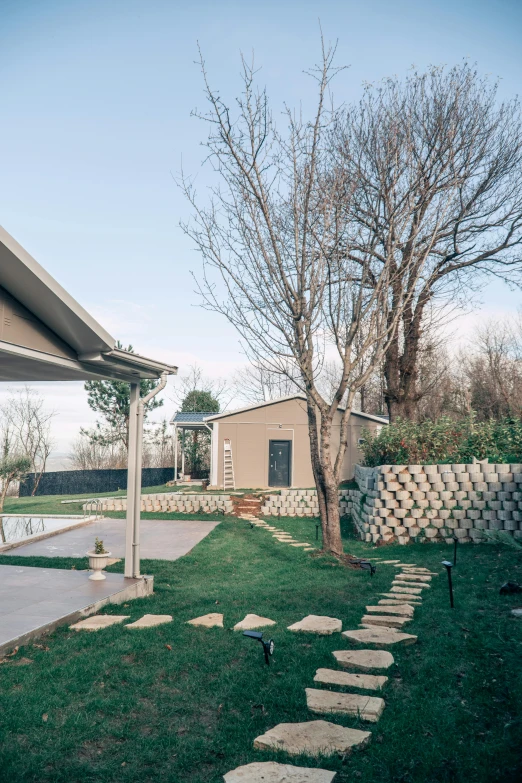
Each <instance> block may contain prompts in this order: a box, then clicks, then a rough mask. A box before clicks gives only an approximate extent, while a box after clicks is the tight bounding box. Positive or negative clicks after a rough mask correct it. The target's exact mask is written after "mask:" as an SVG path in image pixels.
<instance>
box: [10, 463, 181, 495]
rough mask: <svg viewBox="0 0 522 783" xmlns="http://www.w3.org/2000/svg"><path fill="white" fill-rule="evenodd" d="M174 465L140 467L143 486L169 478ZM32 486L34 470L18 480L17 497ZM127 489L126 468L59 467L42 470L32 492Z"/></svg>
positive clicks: (76, 492) (59, 492) (154, 485)
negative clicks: (168, 466) (79, 468)
mask: <svg viewBox="0 0 522 783" xmlns="http://www.w3.org/2000/svg"><path fill="white" fill-rule="evenodd" d="M173 478H174V468H173V467H172V468H143V470H142V472H141V482H142V486H143V487H156V486H160V485H161V484H166V483H167V481H172V479H173ZM33 488H34V473H30V474H29V475H28V476H27V478H25V479H24V481H21V482H20V497H29V496H30V495H31V494H32V491H33ZM119 489H127V468H123V469H119V470H60V471H55V472H51V473H44V474H43V476H42V478H41V480H40V483H39V485H38V489H37V490H36V495H86V494H92V495H96V494H98V493H100V492H117V491H118V490H119Z"/></svg>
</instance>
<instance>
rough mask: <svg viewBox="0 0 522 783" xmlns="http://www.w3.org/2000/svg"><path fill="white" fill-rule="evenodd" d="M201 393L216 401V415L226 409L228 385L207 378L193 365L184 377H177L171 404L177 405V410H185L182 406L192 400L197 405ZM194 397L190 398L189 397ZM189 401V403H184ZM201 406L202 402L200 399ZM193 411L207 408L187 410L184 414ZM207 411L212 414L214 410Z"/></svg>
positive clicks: (222, 381) (224, 382)
mask: <svg viewBox="0 0 522 783" xmlns="http://www.w3.org/2000/svg"><path fill="white" fill-rule="evenodd" d="M202 392H208V394H209V395H210V396H211V397H212V399H213V400H215V401H217V403H218V405H219V407H218V408H217V410H216V411H215V412H216V413H217V412H218V411H220V410H222V409H223V407H226V402H225V404H224V400H226V398H227V397H228V394H229V389H228V384H227V382H226V381H225V380H223V379H222V378H208V377H207V376H206V375H204V374H203V370H202V369H201V367H199V366H198V365H197V364H193V365H191V366H190V367H189V368H188V371H187V372H186V373H185V374H184V375H179V376H177V378H176V380H175V385H174V397H173V402H174V403H175V404H176V405H177V408H178V410H185V409H184V408H183V405H185V404H188V405H191V404H192V403H191V402H190V400H192V401H193V402H194V403H197V400H198V397H197V395H198V394H201V393H202ZM191 394H192V395H195V396H192V397H191V396H190V395H191ZM187 399H189V402H187V403H186V402H185V401H186V400H187ZM201 401H202V404H203V402H204V400H203V398H201ZM195 410H200V411H204V410H207V408H191V407H189V408H187V409H186V412H192V411H195ZM208 410H209V411H212V412H214V408H208Z"/></svg>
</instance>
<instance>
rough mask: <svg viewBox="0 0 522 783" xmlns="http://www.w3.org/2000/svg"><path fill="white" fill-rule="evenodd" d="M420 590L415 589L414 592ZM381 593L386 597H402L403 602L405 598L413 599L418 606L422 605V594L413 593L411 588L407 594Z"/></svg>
mask: <svg viewBox="0 0 522 783" xmlns="http://www.w3.org/2000/svg"><path fill="white" fill-rule="evenodd" d="M418 592H419V590H415V591H414V593H418ZM380 595H383V596H384V597H385V598H392V599H393V598H394V599H399V598H400V599H401V602H402V600H404V601H411V602H415V604H416V605H417V606H422V596H420V595H412V594H411V590H409V591H408V592H407V594H406V595H404V594H401V593H380Z"/></svg>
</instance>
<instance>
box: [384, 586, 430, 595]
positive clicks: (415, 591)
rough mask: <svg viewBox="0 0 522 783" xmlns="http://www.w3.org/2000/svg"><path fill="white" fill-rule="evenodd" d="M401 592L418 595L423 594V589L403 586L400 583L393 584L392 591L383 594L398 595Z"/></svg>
mask: <svg viewBox="0 0 522 783" xmlns="http://www.w3.org/2000/svg"><path fill="white" fill-rule="evenodd" d="M399 593H400V594H403V593H406V594H407V595H411V596H416V595H421V594H422V590H419V588H418V587H401V586H400V585H393V587H390V592H389V593H383V595H397V594H399Z"/></svg>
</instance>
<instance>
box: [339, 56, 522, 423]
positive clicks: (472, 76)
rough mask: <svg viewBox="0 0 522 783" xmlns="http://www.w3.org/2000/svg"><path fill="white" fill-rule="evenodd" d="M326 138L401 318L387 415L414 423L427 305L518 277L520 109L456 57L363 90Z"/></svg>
mask: <svg viewBox="0 0 522 783" xmlns="http://www.w3.org/2000/svg"><path fill="white" fill-rule="evenodd" d="M334 137H335V139H336V142H335V143H336V144H337V147H338V150H339V165H340V166H341V167H343V169H344V170H345V172H346V177H347V178H348V180H350V181H352V180H355V179H356V180H357V181H358V186H357V188H356V189H355V192H354V194H350V195H349V198H348V201H349V205H348V206H347V209H350V210H351V212H352V215H353V220H354V223H355V224H356V226H357V228H358V231H359V234H360V235H361V236H362V237H363V239H364V243H365V247H367V248H369V249H370V248H371V250H369V252H371V253H372V256H373V259H374V261H375V263H376V264H381V265H382V267H383V268H386V267H391V269H390V271H389V273H388V274H390V275H392V276H393V284H392V285H390V304H389V306H388V318H389V319H390V325H391V322H394V321H396V320H397V314H398V313H400V318H399V322H400V325H399V328H398V329H397V330H395V333H394V338H393V339H392V340H391V341H390V344H389V346H388V347H387V350H386V357H385V364H384V372H385V377H386V401H387V405H388V410H389V413H390V416H391V418H394V417H396V416H402V417H408V418H414V417H415V415H416V404H417V402H418V401H419V399H420V396H419V395H421V394H422V392H421V390H420V389H419V387H418V380H419V359H420V353H421V346H422V340H423V321H424V317H425V313H426V310H427V308H428V307H429V306H430V305H432V304H433V303H434V302H448V301H454V302H456V301H461V302H462V301H466V300H468V299H469V297H470V296H471V295H472V294H473V293H474V292H475V291H477V290H478V289H479V288H480V287H481V286H483V284H484V283H485V282H486V281H487V280H488V279H489V278H491V276H496V277H498V278H501V279H503V280H506V281H508V282H516V283H518V282H519V281H520V271H521V263H520V262H521V260H522V255H521V249H520V245H521V242H522V126H521V117H520V106H519V103H518V100H513V101H508V102H504V103H500V104H499V103H498V102H497V84H496V83H493V84H492V83H490V82H489V81H488V79H487V78H483V77H481V76H479V75H478V74H477V72H476V71H475V70H474V69H473V68H472V67H470V66H469V65H468V64H466V63H464V64H462V65H459V66H455V67H453V68H451V69H449V70H448V69H446V68H436V67H432V68H430V69H429V70H428V71H427V73H417V72H414V73H412V74H411V75H410V76H409V77H408V78H407V79H406V80H405V81H404V82H401V81H399V79H398V78H396V77H394V78H390V79H386V80H385V81H384V82H382V83H381V84H379V85H378V86H377V87H374V86H369V87H368V88H367V89H366V91H365V94H364V96H363V98H362V100H361V101H360V103H359V104H358V105H357V106H354V107H352V108H349V109H346V110H345V111H344V113H343V118H342V120H340V121H339V122H338V124H337V125H336V127H335V132H334ZM354 230H355V229H354ZM351 257H352V258H353V259H354V260H357V258H358V256H357V255H356V254H353V253H352V256H351ZM421 270H422V271H421ZM379 279H380V278H379V277H378V276H377V277H376V278H375V283H377V281H378V280H379Z"/></svg>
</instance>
